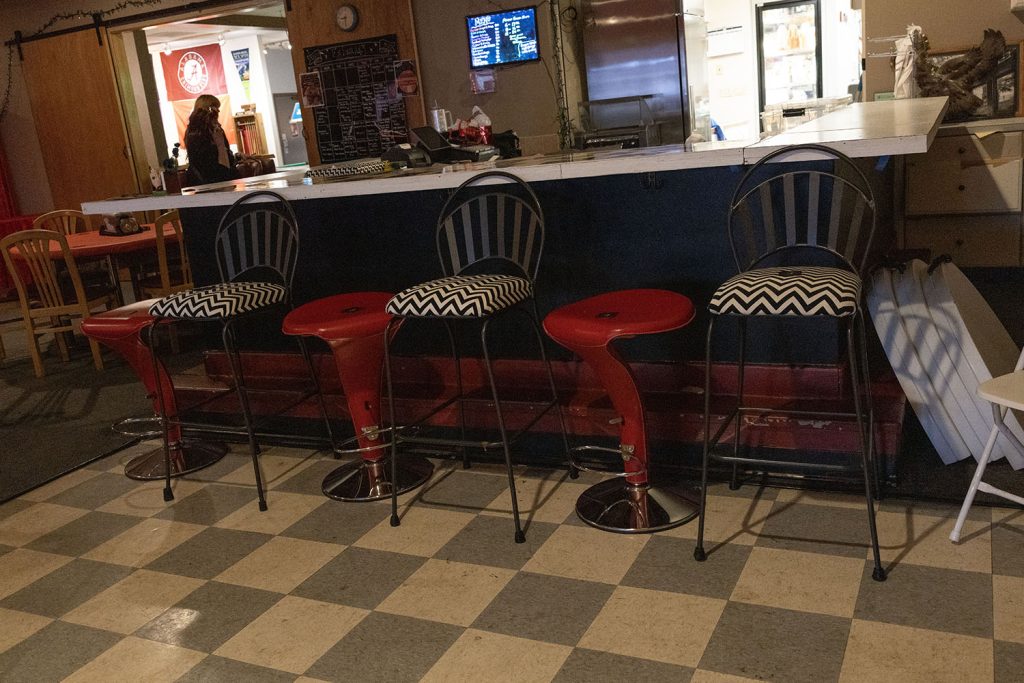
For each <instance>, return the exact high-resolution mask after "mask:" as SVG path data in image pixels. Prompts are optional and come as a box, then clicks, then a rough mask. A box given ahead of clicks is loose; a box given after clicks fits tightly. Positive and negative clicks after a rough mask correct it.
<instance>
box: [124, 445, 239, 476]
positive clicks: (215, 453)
mask: <svg viewBox="0 0 1024 683" xmlns="http://www.w3.org/2000/svg"><path fill="white" fill-rule="evenodd" d="M170 448H171V476H172V477H180V476H182V475H184V474H189V473H190V472H195V471H197V470H201V469H203V468H204V467H209V466H210V465H212V464H214V463H215V462H217V461H218V460H220V459H221V458H223V457H224V455H225V454H226V453H227V452H228V447H227V446H226V445H224V444H223V443H220V442H219V441H201V440H199V439H184V440H182V441H179V442H178V443H175V444H171V446H170ZM124 476H126V477H128V478H129V479H138V480H140V481H151V480H153V479H164V478H166V477H167V470H166V469H165V467H164V448H163V446H160V447H159V448H156V449H154V450H152V451H149V452H148V453H143V454H142V455H138V456H135V457H134V458H132V459H131V460H129V461H128V462H127V464H125V466H124Z"/></svg>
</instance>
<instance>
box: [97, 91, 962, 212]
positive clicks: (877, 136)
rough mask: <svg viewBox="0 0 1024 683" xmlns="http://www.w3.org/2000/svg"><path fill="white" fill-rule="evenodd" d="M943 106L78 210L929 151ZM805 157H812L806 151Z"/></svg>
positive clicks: (261, 179) (240, 184)
mask: <svg viewBox="0 0 1024 683" xmlns="http://www.w3.org/2000/svg"><path fill="white" fill-rule="evenodd" d="M946 106H947V100H946V98H945V97H933V98H922V99H913V100H893V101H889V102H864V103H855V104H851V105H849V106H847V107H844V108H842V109H839V110H837V111H834V112H832V113H829V114H826V115H825V116H822V117H821V118H818V119H815V120H814V121H809V122H807V123H805V124H802V125H800V126H797V127H796V128H793V129H791V130H788V131H786V132H785V133H781V134H779V135H776V136H773V137H770V138H766V139H764V140H761V141H725V142H706V143H698V144H697V145H695V146H694V149H693V150H692V151H686V150H685V149H684V148H683V146H682V145H664V146H661V147H648V148H643V149H628V150H596V151H590V150H585V151H582V152H568V153H565V154H555V155H546V156H540V155H538V156H534V157H521V158H517V159H508V160H499V161H496V162H495V161H489V162H483V163H479V164H453V165H450V166H437V165H435V166H432V167H430V168H428V169H408V170H406V171H396V172H394V173H391V174H389V175H387V176H374V177H366V178H358V177H356V178H346V179H343V180H338V181H334V182H325V183H317V184H312V183H311V182H309V181H308V180H305V179H304V178H303V174H304V173H305V171H306V167H296V168H294V169H287V170H284V171H280V172H278V173H273V174H270V175H264V176H257V177H254V178H243V179H241V180H235V181H231V182H227V183H217V184H213V185H204V186H202V190H200V191H198V192H195V193H189V194H182V195H161V196H154V195H146V196H142V197H125V198H113V199H106V200H101V201H92V202H85V203H84V204H82V210H83V211H85V213H115V212H117V211H161V210H165V209H180V208H189V207H202V206H227V205H229V204H231V203H233V202H234V201H235V199H237V197H238V194H237V193H239V192H247V191H252V190H262V189H269V190H273V191H275V192H277V193H279V194H281V195H282V196H284V197H285V198H287V199H289V200H292V201H295V200H302V199H320V198H327V197H345V196H356V195H371V194H387V193H392V192H417V191H420V190H433V189H445V188H451V187H457V186H458V185H460V184H461V183H462V182H463V181H464V180H466V179H467V178H469V177H470V176H471V175H472V174H474V173H478V172H480V171H481V170H484V169H489V168H500V169H506V170H509V171H511V172H513V173H515V174H516V175H518V176H519V177H521V178H522V179H523V180H525V181H527V182H542V181H546V180H564V179H570V178H591V177H598V176H610V175H622V174H633V173H656V172H658V171H678V170H685V169H694V168H712V167H716V166H739V165H743V164H752V163H754V162H756V161H757V160H758V159H760V158H761V157H763V156H764V155H765V154H768V153H769V152H771V151H773V150H775V149H778V148H779V147H782V146H786V145H793V144H800V143H809V142H814V143H820V144H824V145H827V146H829V147H833V148H835V149H837V150H839V151H841V152H843V153H844V154H846V155H848V156H852V157H876V156H885V155H890V154H892V155H897V154H915V153H919V152H925V151H927V150H928V147H929V145H931V142H932V140H933V139H934V138H935V134H936V132H937V131H938V127H939V122H940V121H941V120H942V117H943V115H944V114H945V111H946ZM803 158H808V159H809V158H813V157H812V156H810V155H803ZM787 160H793V161H797V160H803V159H802V158H792V159H789V158H787Z"/></svg>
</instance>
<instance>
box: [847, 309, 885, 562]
mask: <svg viewBox="0 0 1024 683" xmlns="http://www.w3.org/2000/svg"><path fill="white" fill-rule="evenodd" d="M855 322H856V321H855V320H851V321H850V322H849V324H848V326H847V328H846V345H847V349H848V351H849V355H850V369H851V372H852V374H853V377H857V376H859V375H860V370H859V367H858V366H859V364H858V362H857V356H858V350H857V348H856V344H855V341H854V340H855V338H856V335H854V330H853V326H854V324H855ZM858 384H859V382H857V381H854V382H853V387H852V389H853V408H854V411H855V412H856V413H857V428H858V429H859V430H860V438H861V467H862V468H863V470H864V494H865V497H866V499H867V506H868V527H869V529H870V531H871V550H872V553H873V555H874V560H875V568H874V570H873V571H872V572H871V578H873V579H874V580H875V581H885V569H883V568H882V556H881V553H880V551H879V549H878V528H877V527H876V525H875V500H874V496H873V495H872V493H871V489H872V481H871V480H872V476H871V452H870V451H871V445H872V441H871V437H870V436H869V435H868V433H867V428H868V425H866V424H865V419H864V407H863V406H862V405H861V398H860V390H859V388H858V386H857V385H858ZM867 390H868V391H870V387H868V388H867Z"/></svg>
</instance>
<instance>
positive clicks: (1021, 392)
mask: <svg viewBox="0 0 1024 683" xmlns="http://www.w3.org/2000/svg"><path fill="white" fill-rule="evenodd" d="M978 396H981V397H982V398H983V399H985V400H986V401H988V402H990V403H991V404H992V422H993V425H992V431H991V432H989V435H988V441H987V442H986V443H985V450H983V451H982V453H981V458H980V459H979V460H978V468H977V469H976V470H975V471H974V478H973V479H972V480H971V486H970V488H969V489H967V497H966V498H964V504H963V506H962V507H961V508H960V514H959V516H957V518H956V525H955V526H954V527H953V532H952V533H950V534H949V540H951V541H953V542H954V543H959V542H960V532H961V531H963V528H964V522H965V521H966V520H967V513H968V512H969V511H970V509H971V504H972V503H974V496H976V495H977V493H978V491H984V492H985V493H991V494H992V495H994V496H999V497H1000V498H1005V499H1006V500H1012V501H1013V502H1015V503H1019V504H1020V505H1024V497H1021V496H1017V495H1014V494H1012V493H1010V492H1009V491H1004V490H1002V489H999V488H996V487H995V486H992V485H991V484H986V483H985V482H983V481H982V480H981V477H982V476H983V475H984V474H985V467H986V466H987V465H988V459H989V458H990V457H991V456H992V449H993V447H994V446H995V444H996V438H998V437H999V435H1000V434H1002V435H1004V436H1005V437H1006V438H1007V439H1010V440H1011V441H1014V442H1016V443H1018V444H1020V443H1021V442H1020V440H1019V439H1018V438H1017V437H1016V435H1014V433H1013V432H1011V431H1010V428H1009V427H1008V426H1007V424H1006V422H1005V419H1006V414H1007V412H1008V411H1010V410H1024V352H1022V353H1021V356H1020V358H1018V359H1017V365H1016V366H1015V367H1014V369H1013V372H1011V373H1010V374H1008V375H1000V376H999V377H994V378H992V379H990V380H988V381H987V382H983V383H982V384H981V385H980V386H979V387H978Z"/></svg>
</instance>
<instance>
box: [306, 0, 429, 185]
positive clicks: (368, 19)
mask: <svg viewBox="0 0 1024 683" xmlns="http://www.w3.org/2000/svg"><path fill="white" fill-rule="evenodd" d="M343 4H351V5H355V7H356V9H357V10H358V11H359V25H358V26H357V27H356V29H355V30H354V31H342V30H341V29H340V28H338V25H337V24H336V23H335V20H334V17H335V14H336V12H337V11H338V8H339V7H340V6H341V5H343ZM391 34H395V35H397V36H398V52H399V56H400V57H401V58H402V59H413V60H415V61H416V64H417V69H418V70H419V71H420V73H422V66H421V65H420V63H419V56H418V50H417V47H416V32H415V30H414V27H413V20H412V0H354V1H353V0H292V9H291V11H290V12H288V39H289V40H290V41H291V43H292V64H293V66H294V67H295V82H296V83H298V82H299V74H300V73H303V72H304V71H305V70H306V68H305V62H304V59H303V48H306V47H311V46H314V45H331V44H334V43H343V42H347V41H350V40H363V39H366V38H373V37H374V36H381V35H391ZM298 89H299V88H298V87H297V86H296V91H298ZM422 92H423V89H422V84H421V87H420V94H419V95H417V96H414V97H408V98H406V101H405V104H406V112H407V114H406V115H407V117H408V124H409V128H416V127H417V126H423V125H426V111H425V110H424V107H423V95H422ZM302 125H303V129H304V130H303V133H304V135H305V138H306V150H307V152H308V154H309V163H310V165H316V164H319V163H320V152H319V150H318V149H317V146H316V134H315V132H314V131H313V116H312V113H311V112H310V111H309V110H308V109H305V108H304V109H303V111H302Z"/></svg>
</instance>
